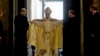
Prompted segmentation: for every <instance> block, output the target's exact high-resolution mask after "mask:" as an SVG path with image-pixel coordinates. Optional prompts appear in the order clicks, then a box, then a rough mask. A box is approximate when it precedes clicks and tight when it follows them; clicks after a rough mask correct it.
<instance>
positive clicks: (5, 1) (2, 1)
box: [0, 0, 9, 41]
mask: <svg viewBox="0 0 100 56" xmlns="http://www.w3.org/2000/svg"><path fill="white" fill-rule="evenodd" d="M0 10H3V12H4V15H3V19H2V21H3V26H4V31H5V33H6V35H5V38H6V41H7V39H8V27H9V19H8V18H9V0H0Z"/></svg>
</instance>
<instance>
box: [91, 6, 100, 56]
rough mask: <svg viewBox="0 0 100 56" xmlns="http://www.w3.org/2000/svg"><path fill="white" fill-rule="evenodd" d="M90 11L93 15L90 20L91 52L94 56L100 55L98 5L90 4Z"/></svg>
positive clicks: (99, 15) (99, 16)
mask: <svg viewBox="0 0 100 56" xmlns="http://www.w3.org/2000/svg"><path fill="white" fill-rule="evenodd" d="M90 12H91V13H92V15H91V20H90V36H91V39H92V42H91V43H92V48H91V49H92V50H90V51H92V52H91V54H92V56H100V54H99V50H100V35H99V32H100V26H99V25H100V23H99V19H100V14H99V13H98V11H97V7H96V5H92V6H90Z"/></svg>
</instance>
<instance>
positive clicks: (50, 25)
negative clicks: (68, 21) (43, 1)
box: [28, 7, 63, 56]
mask: <svg viewBox="0 0 100 56" xmlns="http://www.w3.org/2000/svg"><path fill="white" fill-rule="evenodd" d="M45 13H46V18H43V19H41V20H33V21H32V22H31V24H30V27H29V31H28V44H31V45H33V46H35V47H36V52H35V56H58V53H57V52H58V48H62V46H63V45H62V44H63V43H62V42H63V35H62V34H63V33H62V30H63V29H62V27H63V24H62V21H59V20H56V19H53V18H51V17H50V13H51V10H50V8H48V7H47V8H46V10H45Z"/></svg>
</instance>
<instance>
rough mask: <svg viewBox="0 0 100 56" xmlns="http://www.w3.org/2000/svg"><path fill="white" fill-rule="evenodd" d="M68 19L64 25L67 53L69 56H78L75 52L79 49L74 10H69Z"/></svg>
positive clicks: (77, 27) (77, 25) (77, 26)
mask: <svg viewBox="0 0 100 56" xmlns="http://www.w3.org/2000/svg"><path fill="white" fill-rule="evenodd" d="M68 14H69V18H68V21H67V22H66V24H65V25H64V28H65V29H64V35H66V38H67V40H66V41H68V43H66V45H67V51H68V53H67V54H68V55H69V56H73V55H76V56H80V52H77V50H79V49H80V46H79V45H80V44H79V43H80V42H79V40H80V38H79V37H80V34H79V33H80V29H79V28H80V27H79V26H80V25H79V20H78V18H77V17H76V15H75V12H74V10H69V13H68Z"/></svg>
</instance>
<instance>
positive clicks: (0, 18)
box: [0, 11, 3, 55]
mask: <svg viewBox="0 0 100 56" xmlns="http://www.w3.org/2000/svg"><path fill="white" fill-rule="evenodd" d="M2 16H3V12H2V11H0V55H3V52H2V51H3V49H2V47H3V46H2V45H3V43H2V41H3V22H2Z"/></svg>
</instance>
